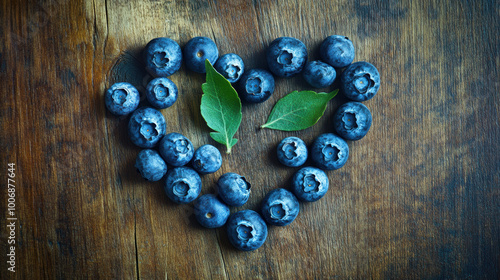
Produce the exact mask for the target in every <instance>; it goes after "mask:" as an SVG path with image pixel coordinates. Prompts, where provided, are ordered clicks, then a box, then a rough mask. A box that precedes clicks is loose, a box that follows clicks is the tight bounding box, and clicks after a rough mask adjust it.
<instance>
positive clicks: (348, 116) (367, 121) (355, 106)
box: [333, 102, 372, 140]
mask: <svg viewBox="0 0 500 280" xmlns="http://www.w3.org/2000/svg"><path fill="white" fill-rule="evenodd" d="M371 125H372V114H371V113H370V110H369V109H368V108H367V107H366V106H365V105H363V104H362V103H359V102H347V103H345V104H343V105H342V106H340V107H339V108H338V109H337V111H336V112H335V114H334V115H333V127H334V128H335V131H337V133H338V135H339V136H340V137H342V138H344V139H346V140H359V139H361V138H363V137H365V135H366V134H367V133H368V130H369V129H370V126H371Z"/></svg>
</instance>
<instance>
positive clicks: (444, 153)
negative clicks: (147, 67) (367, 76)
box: [0, 0, 500, 279]
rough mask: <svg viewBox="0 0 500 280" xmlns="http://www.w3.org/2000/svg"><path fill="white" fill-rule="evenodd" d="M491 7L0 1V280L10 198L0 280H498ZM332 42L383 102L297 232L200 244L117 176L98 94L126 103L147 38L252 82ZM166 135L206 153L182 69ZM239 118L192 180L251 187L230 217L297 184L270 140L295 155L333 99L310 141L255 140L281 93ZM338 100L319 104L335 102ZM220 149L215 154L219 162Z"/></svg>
mask: <svg viewBox="0 0 500 280" xmlns="http://www.w3.org/2000/svg"><path fill="white" fill-rule="evenodd" d="M499 15H500V9H499V2H498V1H490V0H484V1H465V0H464V1H401V2H400V1H334V2H332V1H314V3H309V1H253V2H251V1H213V2H201V1H125V0H122V1H113V0H109V1H90V0H89V1H69V0H47V1H40V2H39V3H33V1H24V0H23V1H8V0H5V1H2V4H1V8H0V21H1V25H0V26H1V32H0V38H1V42H2V43H1V50H0V80H1V81H2V87H1V93H2V95H1V97H2V102H0V124H1V131H2V133H1V134H0V144H1V152H2V157H1V158H2V161H1V165H0V168H1V169H2V172H0V173H1V174H2V177H1V180H2V181H3V182H2V186H6V185H7V175H6V174H7V172H6V170H7V164H8V163H10V162H13V163H15V164H16V170H15V175H16V188H17V190H16V195H17V196H16V199H17V200H16V203H17V204H16V209H15V211H16V212H15V213H16V217H17V218H18V220H17V227H16V238H17V243H16V257H17V258H16V272H15V273H8V272H7V270H6V269H7V265H6V262H7V256H6V255H7V253H8V248H9V247H8V246H9V245H8V244H7V238H8V235H9V232H8V230H7V229H6V223H7V220H6V217H7V214H6V213H7V198H8V197H7V190H6V187H5V188H2V190H0V216H1V217H2V219H1V221H2V224H1V229H0V232H1V246H0V263H1V265H0V269H1V271H0V275H1V278H2V279H9V278H13V279H77V278H89V279H134V278H141V279H158V278H159V279H162V278H165V277H168V278H170V279H182V278H185V279H209V278H213V279H240V278H263V279H268V278H282V279H303V278H309V279H313V278H316V279H324V278H330V279H332V278H335V279H349V278H352V279H367V278H374V279H380V278H383V279H422V278H426V279H498V278H499V276H500V270H499V252H500V248H499V236H500V232H499V230H500V226H499V225H500V218H499V217H500V206H499V201H500V191H499V185H500V178H499V176H500V175H499V174H500V153H499V150H500V141H499V138H500V125H499V117H500V116H499V112H500V100H499V99H500V98H499V92H500V86H499V82H498V81H499V78H500V76H499V72H498V69H499V66H500V58H499V53H500V47H499V46H500V41H499V37H500V34H499V30H500V24H499V20H498V18H499ZM332 34H343V35H346V36H348V37H349V38H351V39H352V41H353V42H354V45H355V48H356V52H357V53H356V59H355V60H356V61H360V60H365V61H369V62H371V63H373V64H374V65H375V66H377V68H378V69H379V71H380V74H381V77H382V85H381V89H380V91H379V93H378V94H377V96H376V97H375V98H373V99H372V100H370V101H367V102H366V103H365V104H366V105H367V106H368V107H369V108H370V109H371V112H372V114H373V119H374V120H373V126H372V128H371V130H370V132H369V133H368V135H367V136H366V137H365V138H364V139H362V140H360V141H358V142H350V143H349V147H350V149H351V154H350V158H349V160H348V163H347V164H346V165H345V166H344V167H343V168H342V169H340V170H338V171H333V172H328V176H329V178H330V180H331V184H330V189H329V191H328V193H327V194H326V196H325V197H324V198H322V199H321V200H319V201H318V202H315V203H308V204H301V207H302V208H301V213H300V214H299V216H298V218H297V220H296V221H295V222H293V223H292V224H291V225H290V226H287V227H284V228H275V227H273V228H270V231H269V236H268V240H267V242H266V243H265V245H264V246H263V247H262V248H260V249H258V250H256V251H254V252H239V251H236V250H235V249H233V248H232V247H231V245H230V244H229V242H228V240H227V235H226V233H225V231H224V230H223V229H218V230H207V229H202V228H201V227H200V226H198V225H197V224H196V221H195V220H193V217H192V213H193V209H192V206H191V205H183V206H179V205H175V204H173V203H172V202H170V201H168V199H167V197H166V195H164V193H163V190H162V184H161V183H160V182H158V183H148V182H145V181H143V180H142V179H141V178H140V177H139V176H138V175H137V174H136V172H135V170H134V167H133V163H134V161H135V156H136V155H137V153H138V152H139V149H138V148H136V147H134V146H133V145H132V144H131V143H130V141H129V140H128V138H127V134H126V125H127V118H117V117H114V116H112V115H111V114H110V113H109V112H107V110H106V108H105V106H104V100H103V95H104V91H105V89H106V88H107V87H108V86H110V85H111V84H112V83H113V82H115V81H129V82H132V83H133V84H135V85H136V86H137V87H138V88H139V89H140V90H141V91H143V90H144V85H145V83H147V81H148V79H149V78H150V77H149V76H148V75H146V74H145V72H144V70H143V65H142V62H141V61H140V51H141V49H142V48H143V47H144V46H145V44H146V43H147V42H148V41H149V40H151V39H153V38H155V37H160V36H165V37H170V38H172V39H174V40H176V41H177V42H179V44H180V45H181V46H183V45H184V44H185V43H186V42H187V41H188V40H189V39H190V38H192V37H194V36H208V37H211V38H213V39H214V40H215V41H216V42H217V44H218V46H219V50H220V52H221V53H228V52H235V53H238V54H239V55H241V57H242V58H243V59H244V61H245V63H246V65H247V67H248V68H247V69H249V68H254V67H266V63H265V60H264V55H263V54H264V51H265V48H266V46H268V44H269V43H270V42H271V41H272V40H273V39H275V38H277V37H279V36H293V37H296V38H299V39H301V40H302V41H303V42H305V44H306V45H307V47H308V50H309V55H310V59H311V60H312V59H317V58H318V55H317V51H318V46H319V44H320V42H321V41H322V40H323V39H324V38H325V37H326V36H328V35H332ZM171 78H172V80H173V81H174V82H175V83H177V85H178V87H179V89H180V96H179V100H178V101H177V103H176V104H175V105H174V106H173V107H171V108H169V109H166V110H163V114H164V115H165V117H166V119H167V123H168V131H169V132H174V131H177V132H180V133H183V134H184V135H186V136H188V137H189V138H190V139H191V140H192V141H193V144H194V145H195V146H196V147H198V146H200V145H202V144H204V143H210V144H214V145H218V144H216V143H215V142H214V141H213V140H211V139H210V138H209V135H208V132H209V129H208V128H207V127H206V125H205V123H204V121H203V119H202V118H201V115H200V112H199V103H200V96H201V84H202V83H203V82H204V75H200V74H194V73H192V72H188V71H187V70H186V68H185V66H183V67H182V68H181V70H180V72H178V73H176V74H175V75H173V76H172V77H171ZM276 86H277V88H276V92H275V94H274V95H273V96H272V97H271V99H269V100H268V101H267V102H265V103H262V104H259V105H254V106H245V107H244V109H243V122H242V125H241V128H240V130H239V132H238V133H237V134H236V138H238V139H239V142H238V144H237V145H236V146H235V147H234V149H233V150H234V151H233V153H232V154H231V155H226V154H224V155H223V159H224V164H223V166H222V168H221V169H220V170H219V171H218V172H216V173H215V174H211V175H206V176H203V184H204V187H203V191H202V192H203V193H209V192H214V182H215V180H216V179H217V178H218V176H220V175H221V174H223V173H225V172H229V171H231V172H237V173H240V174H243V175H245V176H246V177H247V178H248V179H249V180H250V181H251V182H252V185H253V192H252V196H251V198H250V201H249V202H248V204H247V205H245V206H243V207H240V208H238V209H232V211H236V210H239V209H243V208H250V209H257V208H258V205H259V202H260V200H261V199H262V198H263V196H264V195H265V193H266V192H267V191H269V190H271V189H273V188H276V187H287V186H288V185H289V181H290V178H291V176H292V175H293V173H294V171H296V170H297V169H294V168H284V167H283V166H281V165H280V164H279V163H278V161H277V159H276V156H275V148H276V145H277V143H278V142H279V141H280V140H281V139H282V138H284V137H286V136H291V135H295V136H298V137H301V138H302V139H304V140H305V141H306V143H308V144H310V143H311V142H312V141H313V139H314V138H315V137H316V136H318V135H319V134H320V133H324V132H331V131H332V128H331V121H330V119H331V116H332V114H333V112H334V111H335V109H336V108H337V107H338V106H339V105H340V104H341V103H342V102H345V101H346V100H345V99H344V98H343V97H342V96H340V95H339V96H338V97H336V98H335V99H334V100H332V101H331V102H330V104H329V106H328V108H327V111H326V113H325V116H324V117H323V118H322V119H321V120H320V121H319V123H318V124H317V125H315V126H314V127H312V128H310V129H307V130H304V131H300V132H296V133H287V132H280V131H272V130H260V129H258V127H259V125H261V124H263V123H264V122H265V121H266V119H267V116H268V114H269V112H270V110H271V108H272V106H273V105H274V104H275V102H276V101H277V100H278V99H279V98H280V97H282V96H284V95H285V94H286V93H288V92H290V91H292V90H296V89H309V88H310V87H308V86H307V85H306V84H305V82H304V80H303V79H302V78H301V77H300V76H299V77H295V78H292V79H277V85H276ZM336 87H337V85H335V86H332V87H331V88H329V89H324V90H332V89H334V88H336ZM218 147H219V148H220V149H221V150H222V151H224V149H223V147H222V146H220V145H218Z"/></svg>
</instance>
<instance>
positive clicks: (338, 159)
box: [310, 133, 349, 170]
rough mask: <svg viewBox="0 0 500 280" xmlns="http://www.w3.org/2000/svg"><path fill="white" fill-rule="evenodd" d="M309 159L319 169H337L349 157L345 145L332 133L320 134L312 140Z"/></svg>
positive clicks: (347, 147) (347, 148)
mask: <svg viewBox="0 0 500 280" xmlns="http://www.w3.org/2000/svg"><path fill="white" fill-rule="evenodd" d="M310 155H311V159H312V160H313V162H314V163H315V165H316V166H318V167H319V168H321V169H324V170H335V169H339V168H341V167H342V166H344V164H345V163H346V161H347V158H348V157H349V146H347V143H346V142H345V141H344V140H343V139H342V138H340V137H338V136H337V135H335V134H333V133H325V134H321V135H320V136H318V138H316V140H314V143H313V144H312V147H311V153H310Z"/></svg>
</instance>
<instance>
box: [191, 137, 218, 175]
mask: <svg viewBox="0 0 500 280" xmlns="http://www.w3.org/2000/svg"><path fill="white" fill-rule="evenodd" d="M192 161H193V168H194V169H195V170H196V171H198V172H199V173H200V174H209V173H214V172H215V171H217V170H219V168H220V167H221V166H222V156H221V154H220V151H219V149H217V148H216V147H214V146H212V145H209V144H206V145H203V146H201V147H199V148H198V149H197V150H196V151H195V152H194V155H193V159H192Z"/></svg>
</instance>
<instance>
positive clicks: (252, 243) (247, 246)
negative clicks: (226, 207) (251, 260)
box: [226, 209, 267, 251]
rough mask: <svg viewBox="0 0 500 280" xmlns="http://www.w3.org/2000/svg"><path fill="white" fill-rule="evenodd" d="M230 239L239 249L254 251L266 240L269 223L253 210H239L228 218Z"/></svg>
mask: <svg viewBox="0 0 500 280" xmlns="http://www.w3.org/2000/svg"><path fill="white" fill-rule="evenodd" d="M226 225H227V235H228V237H229V241H230V242H231V244H233V246H234V247H236V248H237V249H239V250H242V251H253V250H255V249H257V248H259V247H260V246H262V244H264V242H265V241H266V238H267V225H266V222H264V220H263V219H262V218H261V217H260V215H259V214H258V213H257V212H255V211H253V210H248V209H247V210H242V211H238V212H236V213H234V214H232V215H231V216H229V219H228V220H227V224H226Z"/></svg>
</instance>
